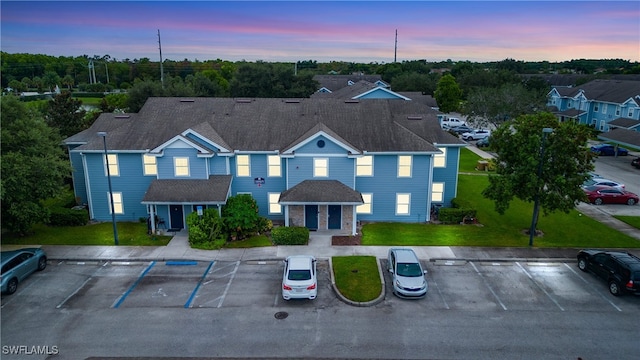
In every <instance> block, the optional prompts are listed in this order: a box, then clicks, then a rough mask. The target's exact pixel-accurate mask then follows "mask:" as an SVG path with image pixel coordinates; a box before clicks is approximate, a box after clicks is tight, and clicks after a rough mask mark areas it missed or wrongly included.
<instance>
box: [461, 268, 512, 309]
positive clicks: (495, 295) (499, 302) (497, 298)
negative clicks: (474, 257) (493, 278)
mask: <svg viewBox="0 0 640 360" xmlns="http://www.w3.org/2000/svg"><path fill="white" fill-rule="evenodd" d="M469 264H471V266H472V267H473V270H475V271H476V273H477V274H478V275H480V277H481V278H482V281H483V282H484V284H485V285H486V286H487V288H489V291H491V293H492V294H493V297H495V298H496V300H497V301H498V304H500V306H502V309H503V310H507V307H506V306H505V305H504V304H503V303H502V301H501V300H500V298H499V297H498V294H496V292H495V291H493V288H492V287H491V285H489V282H488V281H487V279H486V278H485V277H484V275H482V273H481V272H480V270H478V268H477V267H476V264H474V263H473V261H469Z"/></svg>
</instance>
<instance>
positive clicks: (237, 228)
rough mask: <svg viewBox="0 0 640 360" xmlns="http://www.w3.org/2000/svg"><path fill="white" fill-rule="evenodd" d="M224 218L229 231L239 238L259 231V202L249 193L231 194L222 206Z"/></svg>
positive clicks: (232, 235) (231, 234)
mask: <svg viewBox="0 0 640 360" xmlns="http://www.w3.org/2000/svg"><path fill="white" fill-rule="evenodd" d="M222 218H223V219H224V225H225V229H226V231H227V233H228V234H229V235H230V236H231V237H234V236H235V237H236V238H237V239H238V240H241V239H244V238H245V237H246V236H247V235H250V234H252V233H254V232H256V231H257V226H258V220H259V218H260V215H258V204H257V203H256V200H255V199H254V198H253V197H252V196H251V195H249V194H239V195H236V196H231V197H230V198H229V199H228V200H227V203H226V204H225V205H224V206H223V207H222Z"/></svg>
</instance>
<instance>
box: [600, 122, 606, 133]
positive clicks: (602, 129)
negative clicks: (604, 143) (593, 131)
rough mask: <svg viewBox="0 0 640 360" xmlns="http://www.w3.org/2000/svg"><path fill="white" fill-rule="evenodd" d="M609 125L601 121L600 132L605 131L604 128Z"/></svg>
mask: <svg viewBox="0 0 640 360" xmlns="http://www.w3.org/2000/svg"><path fill="white" fill-rule="evenodd" d="M606 124H607V122H606V121H605V120H600V129H599V130H600V131H604V126H605V125H606Z"/></svg>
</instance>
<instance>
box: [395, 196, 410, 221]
mask: <svg viewBox="0 0 640 360" xmlns="http://www.w3.org/2000/svg"><path fill="white" fill-rule="evenodd" d="M402 195H407V196H408V197H409V201H408V202H407V203H406V204H404V203H402V204H401V203H400V202H399V201H398V200H400V199H399V198H400V196H402ZM400 205H407V212H406V213H401V212H398V207H399V206H400ZM410 215H411V193H396V216H410Z"/></svg>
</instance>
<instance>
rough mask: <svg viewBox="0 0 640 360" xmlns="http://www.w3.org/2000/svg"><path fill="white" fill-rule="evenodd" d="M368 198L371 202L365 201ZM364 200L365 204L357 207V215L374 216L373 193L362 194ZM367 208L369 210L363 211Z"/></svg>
mask: <svg viewBox="0 0 640 360" xmlns="http://www.w3.org/2000/svg"><path fill="white" fill-rule="evenodd" d="M367 197H368V198H369V202H367V201H366V200H365V199H366V198H367ZM362 200H363V201H364V204H361V205H358V206H356V214H360V215H370V214H373V193H362ZM365 207H368V208H369V210H368V211H363V210H362V209H363V208H365Z"/></svg>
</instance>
